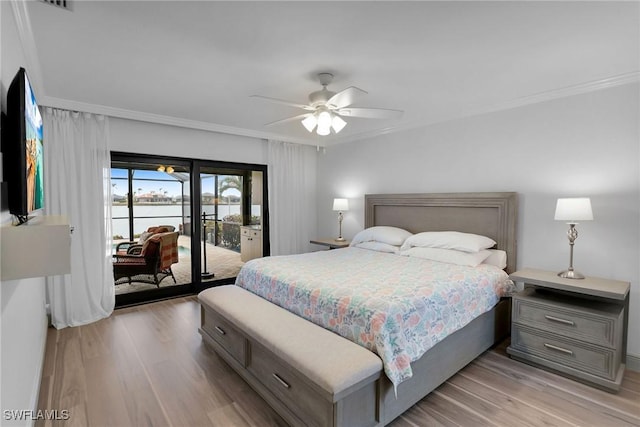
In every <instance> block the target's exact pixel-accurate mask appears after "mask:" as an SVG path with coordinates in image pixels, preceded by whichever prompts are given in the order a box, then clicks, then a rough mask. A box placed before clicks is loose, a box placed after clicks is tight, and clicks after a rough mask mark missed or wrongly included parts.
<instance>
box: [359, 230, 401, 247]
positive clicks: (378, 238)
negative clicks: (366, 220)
mask: <svg viewBox="0 0 640 427" xmlns="http://www.w3.org/2000/svg"><path fill="white" fill-rule="evenodd" d="M410 236H412V234H411V233H409V232H408V231H407V230H403V229H402V228H398V227H389V226H386V225H378V226H376V227H369V228H365V229H364V230H362V231H361V232H359V233H358V234H356V235H355V237H354V238H353V239H352V240H351V246H354V245H356V244H357V243H362V242H381V243H386V244H388V245H394V246H400V245H402V244H403V243H404V241H405V240H406V239H407V237H410Z"/></svg>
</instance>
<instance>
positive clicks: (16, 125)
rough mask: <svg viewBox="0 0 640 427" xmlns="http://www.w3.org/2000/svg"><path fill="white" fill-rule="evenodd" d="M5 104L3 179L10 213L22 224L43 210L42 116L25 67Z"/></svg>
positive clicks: (13, 82) (15, 78)
mask: <svg viewBox="0 0 640 427" xmlns="http://www.w3.org/2000/svg"><path fill="white" fill-rule="evenodd" d="M6 105H7V117H6V129H4V130H6V133H4V132H3V138H2V159H3V171H4V173H3V175H4V176H3V180H4V181H5V182H6V183H7V193H8V205H9V212H10V213H11V214H13V215H15V216H16V217H17V218H18V222H19V223H20V224H21V223H24V222H26V221H27V220H28V218H29V214H31V213H32V212H33V211H36V210H39V209H42V208H43V207H44V156H43V140H42V116H41V115H40V110H39V109H38V104H37V103H36V98H35V96H34V94H33V89H32V88H31V84H30V83H29V78H28V77H27V72H26V71H25V69H24V68H20V70H19V71H18V73H17V74H16V76H15V77H14V78H13V80H12V82H11V85H10V86H9V90H8V91H7V104H6ZM3 127H5V126H3Z"/></svg>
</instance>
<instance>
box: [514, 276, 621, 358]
mask: <svg viewBox="0 0 640 427" xmlns="http://www.w3.org/2000/svg"><path fill="white" fill-rule="evenodd" d="M565 299H566V298H565V297H563V296H557V295H550V294H545V293H542V292H536V291H535V290H533V289H528V290H527V291H525V292H524V293H522V295H517V296H515V297H514V299H513V321H514V322H515V323H519V324H522V325H526V326H530V327H532V328H537V329H541V330H545V331H549V332H553V333H556V334H560V335H563V336H566V337H569V338H574V339H577V340H582V341H585V342H589V343H592V344H597V345H602V346H606V347H617V346H618V345H619V342H620V340H621V338H622V336H621V333H622V328H621V325H622V316H623V314H624V308H623V307H622V306H620V305H615V304H606V303H596V302H589V301H584V302H583V304H582V305H580V306H579V305H577V304H576V302H575V300H574V301H565Z"/></svg>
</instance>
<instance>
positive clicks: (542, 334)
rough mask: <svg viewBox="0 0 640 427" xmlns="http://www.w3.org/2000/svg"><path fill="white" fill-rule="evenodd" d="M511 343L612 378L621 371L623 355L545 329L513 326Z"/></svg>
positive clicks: (528, 352)
mask: <svg viewBox="0 0 640 427" xmlns="http://www.w3.org/2000/svg"><path fill="white" fill-rule="evenodd" d="M511 346H512V347H513V348H514V349H516V350H519V351H522V352H526V353H527V354H531V355H533V356H538V357H540V358H543V359H546V360H549V361H551V362H556V363H560V364H562V365H565V366H568V367H571V368H574V369H578V370H580V371H583V372H586V373H589V374H592V375H597V376H600V377H603V378H606V379H609V380H615V379H616V375H617V373H618V367H619V362H618V361H619V360H620V357H619V354H618V353H617V351H615V350H613V349H610V348H604V347H600V346H595V345H592V344H588V343H585V342H581V341H578V340H574V339H571V338H567V337H563V336H561V335H557V334H553V333H549V332H546V331H541V330H538V329H532V328H527V327H525V326H522V325H513V329H512V335H511Z"/></svg>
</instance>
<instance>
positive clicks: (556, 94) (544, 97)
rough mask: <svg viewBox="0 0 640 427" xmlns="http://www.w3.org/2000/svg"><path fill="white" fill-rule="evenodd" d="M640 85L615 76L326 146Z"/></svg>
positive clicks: (628, 76)
mask: <svg viewBox="0 0 640 427" xmlns="http://www.w3.org/2000/svg"><path fill="white" fill-rule="evenodd" d="M638 82H640V71H631V72H629V73H624V74H618V75H616V76H610V77H605V78H603V79H598V80H592V81H590V82H585V83H579V84H576V85H571V86H566V87H563V88H559V89H553V90H549V91H545V92H540V93H536V94H533V95H527V96H523V97H519V98H515V99H512V100H509V101H505V102H502V103H498V104H493V105H486V106H484V107H478V108H472V109H467V110H462V111H460V112H458V113H456V114H450V115H448V116H444V117H439V118H434V119H431V120H412V121H410V122H406V123H403V124H400V125H398V126H392V127H386V128H383V129H378V130H373V131H367V132H360V133H357V134H353V135H349V136H345V137H335V138H332V139H330V140H328V144H326V146H327V147H329V146H331V145H336V144H343V143H347V142H354V141H360V140H363V139H367V138H374V137H376V136H380V135H386V134H390V133H395V132H402V131H406V130H411V129H416V128H421V127H427V126H431V125H434V124H437V123H444V122H448V121H451V120H456V119H462V118H465V117H473V116H477V115H480V114H487V113H493V112H496V111H503V110H509V109H513V108H518V107H524V106H527V105H532V104H538V103H541V102H547V101H552V100H554V99H560V98H567V97H570V96H574V95H581V94H584V93H588V92H595V91H598V90H603V89H609V88H612V87H616V86H622V85H626V84H632V83H638Z"/></svg>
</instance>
